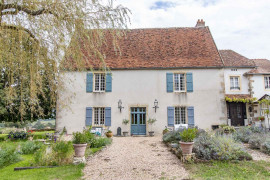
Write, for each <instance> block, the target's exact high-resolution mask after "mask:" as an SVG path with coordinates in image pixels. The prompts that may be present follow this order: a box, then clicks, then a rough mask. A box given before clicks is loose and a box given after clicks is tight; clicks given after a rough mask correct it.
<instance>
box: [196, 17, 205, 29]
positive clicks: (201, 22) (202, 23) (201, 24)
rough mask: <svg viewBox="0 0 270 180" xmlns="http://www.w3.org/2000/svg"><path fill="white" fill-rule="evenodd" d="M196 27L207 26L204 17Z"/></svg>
mask: <svg viewBox="0 0 270 180" xmlns="http://www.w3.org/2000/svg"><path fill="white" fill-rule="evenodd" d="M195 27H205V22H204V21H203V19H198V21H197V24H196V26H195Z"/></svg>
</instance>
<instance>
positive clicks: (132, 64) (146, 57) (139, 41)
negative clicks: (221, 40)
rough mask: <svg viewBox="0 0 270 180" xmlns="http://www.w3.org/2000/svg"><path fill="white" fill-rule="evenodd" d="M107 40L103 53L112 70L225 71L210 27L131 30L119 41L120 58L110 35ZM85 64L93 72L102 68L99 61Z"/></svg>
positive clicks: (90, 61) (89, 61)
mask: <svg viewBox="0 0 270 180" xmlns="http://www.w3.org/2000/svg"><path fill="white" fill-rule="evenodd" d="M105 37H106V39H107V45H106V46H105V45H104V46H103V48H102V53H104V54H105V55H106V59H105V63H106V65H107V66H108V67H109V68H111V69H141V68H146V69H147V68H178V67H180V68H182V67H183V68H189V67H191V68H192V67H197V68H202V67H206V68H207V67H219V68H220V67H223V62H222V59H221V57H220V55H219V52H218V50H217V47H216V45H215V42H214V40H213V38H212V35H211V33H210V30H209V28H208V27H193V28H156V29H155V28H153V29H132V30H129V31H128V32H127V33H126V37H125V38H122V39H120V40H119V46H120V49H121V54H122V55H121V56H120V55H119V53H118V55H116V53H115V50H114V48H113V46H112V41H111V36H110V35H109V31H108V32H107V33H106V35H105ZM85 47H87V45H86V46H85ZM86 60H87V61H88V63H89V64H90V65H91V66H92V67H94V68H98V67H100V66H101V63H100V61H99V60H93V59H89V58H87V59H86ZM87 68H89V67H87Z"/></svg>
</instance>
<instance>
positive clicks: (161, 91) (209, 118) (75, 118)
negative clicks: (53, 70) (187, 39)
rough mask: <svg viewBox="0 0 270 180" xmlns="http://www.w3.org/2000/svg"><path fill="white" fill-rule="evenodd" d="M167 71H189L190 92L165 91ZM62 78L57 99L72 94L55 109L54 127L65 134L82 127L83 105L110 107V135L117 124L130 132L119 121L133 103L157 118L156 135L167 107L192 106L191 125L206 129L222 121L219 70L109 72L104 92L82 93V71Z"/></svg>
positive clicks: (127, 112)
mask: <svg viewBox="0 0 270 180" xmlns="http://www.w3.org/2000/svg"><path fill="white" fill-rule="evenodd" d="M167 72H192V73H193V89H194V92H191V93H167V91H166V73H167ZM64 77H65V78H64V79H65V82H66V83H65V87H64V90H63V91H61V92H60V95H59V97H60V101H61V102H62V101H63V100H67V97H70V96H71V95H74V96H73V98H72V99H71V101H70V103H68V105H69V108H62V107H60V108H59V110H58V112H57V128H58V129H59V130H61V129H62V128H63V127H64V126H65V127H66V128H67V131H68V133H72V132H74V131H81V130H82V129H83V127H84V126H85V113H86V112H85V111H86V107H111V112H112V114H111V117H112V120H111V122H112V126H111V127H110V129H111V130H112V131H113V133H114V134H116V130H117V127H121V128H122V131H123V130H128V131H129V132H130V124H129V125H127V126H124V125H123V124H122V120H123V119H125V118H126V119H130V107H137V106H142V107H146V108H147V119H148V118H156V119H157V122H156V123H155V124H154V126H153V130H154V131H155V133H157V134H159V133H161V132H162V130H163V129H164V128H165V126H167V107H168V106H194V116H195V117H194V119H195V125H197V126H199V127H200V128H204V129H207V128H208V129H210V128H211V125H218V124H224V123H226V118H225V113H224V109H225V102H224V93H223V92H224V90H223V86H222V84H223V69H196V70H195V69H192V70H119V71H112V79H113V80H112V92H107V93H86V72H66V73H65V74H64ZM67 79H71V81H69V80H67ZM119 99H121V100H122V102H123V106H124V109H123V110H122V113H120V111H119V109H118V104H117V103H118V101H119ZM155 99H157V100H158V103H159V108H158V109H157V112H156V113H155V111H154V108H152V107H153V105H154V101H155ZM60 101H58V105H59V104H60V103H59V102H60ZM146 131H147V132H148V131H149V127H148V126H147V130H146Z"/></svg>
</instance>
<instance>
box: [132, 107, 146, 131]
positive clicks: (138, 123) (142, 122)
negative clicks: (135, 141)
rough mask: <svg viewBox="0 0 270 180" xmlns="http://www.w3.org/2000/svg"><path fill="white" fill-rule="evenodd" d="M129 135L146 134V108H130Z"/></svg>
mask: <svg viewBox="0 0 270 180" xmlns="http://www.w3.org/2000/svg"><path fill="white" fill-rule="evenodd" d="M131 135H146V108H145V107H134V108H131Z"/></svg>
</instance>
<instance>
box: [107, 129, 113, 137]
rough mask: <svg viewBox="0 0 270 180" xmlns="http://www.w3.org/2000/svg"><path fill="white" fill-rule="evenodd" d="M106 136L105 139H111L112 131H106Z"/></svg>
mask: <svg viewBox="0 0 270 180" xmlns="http://www.w3.org/2000/svg"><path fill="white" fill-rule="evenodd" d="M106 136H107V138H111V137H112V136H113V133H112V131H111V130H108V131H107V132H106Z"/></svg>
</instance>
